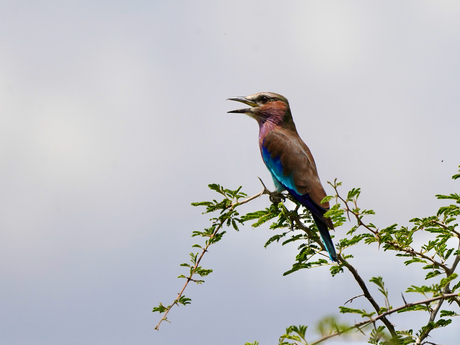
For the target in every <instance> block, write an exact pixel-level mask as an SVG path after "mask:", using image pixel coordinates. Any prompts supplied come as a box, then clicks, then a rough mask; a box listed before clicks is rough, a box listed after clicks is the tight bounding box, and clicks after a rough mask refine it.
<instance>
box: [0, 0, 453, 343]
mask: <svg viewBox="0 0 460 345" xmlns="http://www.w3.org/2000/svg"><path fill="white" fill-rule="evenodd" d="M458 18H460V3H459V2H457V1H415V0H413V1H404V2H401V1H372V2H371V1H325V0H321V1H303V2H300V1H130V2H123V1H116V2H113V1H111V2H108V1H98V2H94V1H78V2H77V1H74V2H72V1H40V2H38V1H37V2H26V1H14V2H13V1H9V2H6V1H5V2H2V3H0V120H1V126H0V161H1V165H0V191H1V192H0V210H1V211H0V272H1V275H2V279H1V282H0V291H1V293H0V310H1V312H0V325H1V326H0V337H1V339H2V341H1V342H2V343H4V344H160V345H170V344H198V343H199V344H244V342H246V341H254V340H259V341H260V342H261V344H262V345H263V344H273V343H275V342H276V341H277V339H278V337H279V336H280V335H281V334H282V333H283V331H284V329H285V328H286V327H287V326H289V325H291V324H308V325H311V326H313V325H314V321H315V320H316V319H318V318H319V317H321V316H324V315H327V314H331V313H335V312H336V311H337V306H338V305H341V304H343V303H344V302H345V301H346V300H347V299H348V298H350V297H352V296H355V295H356V294H359V290H358V288H357V286H356V284H355V283H354V282H353V281H352V280H351V278H350V277H349V275H348V274H343V275H341V276H339V277H336V278H334V279H332V278H331V277H330V275H329V273H328V271H327V270H312V271H303V272H299V273H297V274H294V275H291V276H288V277H282V273H283V272H284V271H286V270H288V269H289V268H290V267H291V264H292V262H293V259H294V255H295V248H288V247H286V248H285V247H279V246H278V247H277V246H272V247H271V248H270V247H269V248H268V249H264V248H263V244H264V243H265V241H266V239H267V238H268V237H269V236H270V235H271V233H270V232H268V231H267V229H266V228H263V229H262V228H261V229H258V230H252V229H250V228H249V227H246V228H244V229H242V231H240V232H239V233H235V232H233V231H231V230H230V231H229V232H228V234H227V235H226V237H225V238H224V240H223V241H222V242H221V243H220V244H218V245H217V246H216V247H215V248H213V250H211V252H210V253H209V254H207V255H206V257H205V262H204V263H203V265H204V266H205V267H211V268H213V269H214V270H215V272H214V273H213V274H211V275H210V276H209V277H208V279H207V280H206V283H205V284H204V285H203V286H198V287H195V286H193V287H191V288H190V289H189V290H188V291H187V293H186V295H187V296H188V297H190V298H192V300H193V302H192V305H190V306H187V307H185V308H183V307H181V308H178V309H175V310H173V311H172V312H171V314H170V320H171V321H172V324H167V323H166V324H163V326H162V328H161V330H160V332H155V331H154V330H153V328H154V326H155V325H156V323H157V321H158V319H159V314H157V313H155V314H153V313H152V312H151V309H152V307H153V306H156V305H157V304H158V303H159V302H163V303H165V304H166V303H169V302H170V301H172V300H173V299H174V298H175V296H176V293H177V292H178V291H179V290H180V288H181V286H182V281H180V280H178V279H176V278H175V277H176V276H177V275H179V274H181V273H184V271H183V270H182V269H181V268H180V267H179V264H180V263H181V262H184V261H187V260H188V253H189V252H190V251H191V249H190V247H191V245H192V244H193V243H195V242H196V239H192V238H190V234H191V232H192V231H193V230H199V229H201V228H203V227H205V226H207V219H208V218H209V217H208V216H203V215H201V210H200V209H195V208H192V207H191V206H190V203H191V202H193V201H201V200H206V199H209V198H213V197H214V195H213V194H212V193H211V192H209V191H208V189H207V184H208V183H212V182H215V183H220V184H223V185H224V186H226V187H228V188H236V187H237V186H240V185H242V186H243V189H244V191H246V192H247V193H248V194H255V193H256V192H258V191H259V189H260V185H259V182H258V180H257V176H260V177H261V178H262V179H264V181H266V182H267V184H269V185H271V179H270V176H269V173H268V172H267V171H266V169H265V167H264V165H263V163H262V160H261V159H260V157H259V151H258V147H257V125H256V123H255V121H253V120H251V119H250V118H248V117H245V116H243V115H236V114H227V113H226V112H227V110H231V109H234V108H235V104H232V103H231V102H226V101H225V100H226V98H228V97H232V96H240V95H248V94H253V93H256V92H260V91H273V92H277V93H280V94H282V95H284V96H285V97H287V98H288V99H289V101H290V104H291V109H292V111H293V116H294V120H295V121H296V124H297V128H298V131H299V133H300V134H301V136H302V137H303V139H304V141H305V142H306V143H307V145H309V147H310V149H311V151H312V152H313V155H314V157H315V160H316V162H317V165H318V170H319V173H320V176H321V179H322V181H323V184H326V181H328V180H333V179H334V178H338V179H339V180H341V181H344V191H345V190H347V189H348V188H351V187H361V188H362V189H363V196H362V203H363V207H365V208H373V209H375V210H376V212H377V216H375V217H374V220H373V222H374V223H376V224H377V225H379V226H382V227H383V226H387V225H390V224H392V223H395V222H397V223H401V224H407V220H408V219H410V218H413V217H415V216H426V215H430V214H432V213H433V212H435V211H436V210H437V208H438V207H439V206H441V205H442V204H443V203H442V202H440V201H437V200H436V199H435V198H434V195H435V194H437V193H451V192H455V191H458V182H457V183H454V182H452V181H451V180H450V177H451V175H453V174H454V173H455V172H456V171H457V166H458V165H459V164H460V153H459V147H460V135H459V128H460V102H459V91H460V67H459V66H460V65H459V61H460V21H459V20H458ZM326 190H327V192H328V193H331V189H330V188H326ZM268 204H269V202H268V200H267V199H266V198H262V199H260V200H257V201H255V202H254V203H251V204H250V205H247V207H246V209H245V210H247V211H252V210H255V209H257V208H262V207H266V206H267V205H268ZM341 231H345V228H344V229H342V230H338V231H337V232H336V236H337V237H338V238H340V232H341ZM386 257H387V256H385V255H383V253H379V254H377V255H375V253H374V252H373V251H367V250H362V251H361V252H359V251H358V253H356V259H355V260H356V266H357V267H358V269H359V270H360V272H361V273H362V274H363V276H364V277H365V278H366V279H369V278H370V277H371V275H372V274H373V269H375V267H379V271H378V273H377V274H379V275H382V276H383V277H384V279H385V281H386V282H387V285H388V286H389V288H390V293H391V296H392V298H393V299H394V301H393V304H394V305H395V306H396V305H399V304H400V303H401V301H400V293H401V292H403V291H404V290H405V289H406V287H407V286H408V285H410V284H411V283H413V281H411V279H412V278H414V277H415V279H418V280H417V282H420V283H421V281H422V280H420V279H419V278H420V277H419V276H418V275H416V274H415V273H414V272H413V270H411V268H409V269H407V268H405V269H404V268H403V271H402V272H403V273H398V272H395V271H394V267H395V266H394V265H393V263H397V261H396V260H395V261H394V262H393V261H391V259H390V260H388V259H386ZM382 262H384V263H388V264H387V265H385V264H383V263H382ZM413 300H416V297H413ZM362 306H365V304H362V305H360V304H359V302H357V303H356V304H355V307H362ZM422 317H423V315H422ZM420 320H423V319H420ZM392 321H393V322H395V323H397V324H405V323H406V322H408V321H409V320H407V319H401V318H396V317H395V318H394V319H392ZM456 322H457V323H456V324H455V325H453V326H451V327H448V328H447V329H446V331H445V332H444V331H437V332H434V333H433V335H436V336H438V335H439V338H433V341H434V342H439V343H446V344H453V342H454V341H457V340H458V336H459V333H458V329H459V326H460V325H459V323H458V320H457V321H456ZM408 325H410V323H408ZM443 332H444V333H443ZM312 338H314V336H312ZM453 339H455V340H453Z"/></svg>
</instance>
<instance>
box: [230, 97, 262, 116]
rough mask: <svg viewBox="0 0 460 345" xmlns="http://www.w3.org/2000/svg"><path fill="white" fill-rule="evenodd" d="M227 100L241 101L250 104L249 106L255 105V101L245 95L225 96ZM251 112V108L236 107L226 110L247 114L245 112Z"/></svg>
mask: <svg viewBox="0 0 460 345" xmlns="http://www.w3.org/2000/svg"><path fill="white" fill-rule="evenodd" d="M227 101H237V102H241V103H244V104H247V105H250V106H251V107H257V103H254V102H253V101H250V100H249V99H247V98H246V97H232V98H227ZM252 112H253V109H252V108H245V109H236V110H230V111H227V113H240V114H247V113H252Z"/></svg>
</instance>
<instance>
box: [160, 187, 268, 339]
mask: <svg viewBox="0 0 460 345" xmlns="http://www.w3.org/2000/svg"><path fill="white" fill-rule="evenodd" d="M259 180H260V182H261V183H262V185H263V186H264V189H263V190H262V191H261V192H259V193H257V194H255V195H253V196H251V197H249V198H247V199H244V200H243V201H241V202H238V201H237V202H234V203H232V204H231V205H230V206H229V207H228V208H227V209H230V210H232V209H234V208H235V207H237V206H239V205H243V204H245V203H247V202H249V201H251V200H254V199H256V198H258V197H259V196H261V195H263V194H269V193H267V191H268V189H267V188H266V187H265V185H264V183H263V182H262V180H261V179H260V178H259ZM225 221H226V220H225V219H224V220H221V221H220V223H219V224H218V225H217V227H216V229H215V230H214V232H213V233H212V235H211V236H209V239H208V241H207V244H206V246H205V247H204V248H202V251H201V254H200V257H199V258H198V260H197V261H196V263H195V265H194V266H193V268H192V270H191V272H190V275H189V276H188V277H187V278H186V282H185V284H184V286H183V287H182V290H181V291H180V292H179V293H178V294H177V298H176V299H175V300H174V302H173V303H172V304H171V305H170V306H168V307H167V308H166V310H165V311H164V315H163V317H162V318H161V319H160V321H159V322H158V324H157V325H156V326H155V329H156V330H157V331H158V330H159V329H160V324H161V323H162V322H163V321H165V320H167V316H168V313H169V312H170V310H171V308H172V307H173V306H175V305H178V304H179V300H180V298H181V297H182V295H183V293H184V291H185V289H186V288H187V286H188V283H190V282H197V281H196V280H195V279H193V278H192V277H193V275H194V274H195V272H196V270H197V268H198V267H199V266H200V262H201V259H202V258H203V255H204V254H205V253H206V252H207V251H208V248H209V246H210V245H211V244H212V241H211V239H213V238H214V237H215V236H216V235H217V233H218V232H219V231H220V229H222V226H223V225H224V223H225Z"/></svg>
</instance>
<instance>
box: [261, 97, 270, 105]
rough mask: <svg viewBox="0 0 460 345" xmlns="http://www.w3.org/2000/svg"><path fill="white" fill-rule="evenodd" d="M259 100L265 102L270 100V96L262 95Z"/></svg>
mask: <svg viewBox="0 0 460 345" xmlns="http://www.w3.org/2000/svg"><path fill="white" fill-rule="evenodd" d="M259 100H260V102H261V103H264V104H265V103H267V102H268V100H269V98H268V97H267V96H260V98H259Z"/></svg>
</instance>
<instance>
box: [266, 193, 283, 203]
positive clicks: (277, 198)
mask: <svg viewBox="0 0 460 345" xmlns="http://www.w3.org/2000/svg"><path fill="white" fill-rule="evenodd" d="M268 197H269V199H270V201H271V202H272V203H273V204H279V203H280V202H281V201H286V196H285V195H284V194H283V193H281V192H270V193H269V194H268Z"/></svg>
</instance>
